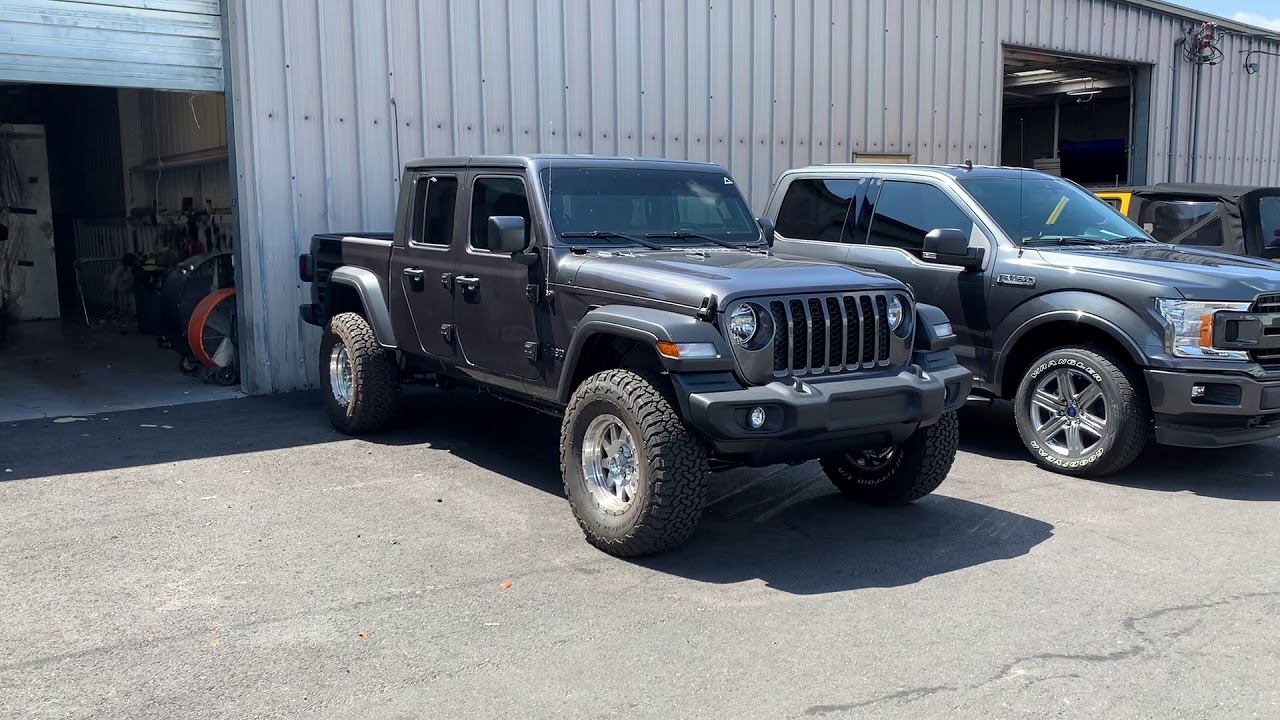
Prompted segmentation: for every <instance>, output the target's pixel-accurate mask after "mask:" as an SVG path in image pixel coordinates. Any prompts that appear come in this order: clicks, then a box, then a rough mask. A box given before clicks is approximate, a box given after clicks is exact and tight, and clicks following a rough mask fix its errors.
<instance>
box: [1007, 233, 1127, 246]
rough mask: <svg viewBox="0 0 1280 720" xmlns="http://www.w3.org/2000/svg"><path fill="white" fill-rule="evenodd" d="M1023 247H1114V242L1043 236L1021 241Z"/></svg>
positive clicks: (1073, 236) (1066, 236)
mask: <svg viewBox="0 0 1280 720" xmlns="http://www.w3.org/2000/svg"><path fill="white" fill-rule="evenodd" d="M1022 244H1023V246H1028V245H1115V244H1118V243H1117V242H1116V241H1115V240H1107V239H1104V238H1088V237H1079V236H1075V235H1044V236H1042V237H1037V238H1031V239H1030V240H1023V241H1022Z"/></svg>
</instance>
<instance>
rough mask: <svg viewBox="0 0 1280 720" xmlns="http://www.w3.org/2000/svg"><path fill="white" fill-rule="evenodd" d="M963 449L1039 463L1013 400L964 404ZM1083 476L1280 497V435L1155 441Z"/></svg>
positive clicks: (1226, 495) (1228, 496)
mask: <svg viewBox="0 0 1280 720" xmlns="http://www.w3.org/2000/svg"><path fill="white" fill-rule="evenodd" d="M960 449H961V450H963V451H965V452H970V453H973V454H975V455H983V456H985V457H990V458H995V459H999V460H1011V461H1019V462H1023V463H1025V464H1026V465H1028V466H1034V465H1035V463H1034V462H1032V460H1031V456H1030V455H1029V454H1028V453H1027V450H1026V448H1024V447H1023V446H1022V442H1021V440H1019V439H1018V429H1017V427H1016V426H1015V425H1014V421H1013V408H1012V407H1011V406H1010V404H1009V403H1007V402H998V403H993V404H990V405H970V406H966V407H965V408H964V409H963V410H961V412H960ZM1028 469H1030V467H1029V468H1028ZM1040 472H1047V471H1040ZM1079 482H1104V483H1108V484H1111V485H1120V486H1124V487H1131V488H1135V489H1140V490H1154V491H1160V492H1191V493H1195V494H1196V495H1202V496H1204V497H1213V498H1222V499H1225V500H1254V501H1258V500H1261V501H1278V500H1280V440H1269V441H1266V442H1262V443H1256V444H1254V445H1245V446H1242V447H1234V448H1216V449H1211V450H1199V449H1193V448H1176V447H1166V446H1153V447H1152V448H1151V449H1149V450H1148V451H1147V452H1146V453H1144V454H1143V455H1142V456H1141V457H1139V458H1138V459H1137V460H1136V461H1134V463H1133V465H1131V466H1129V467H1128V468H1127V469H1126V470H1124V471H1122V472H1119V473H1116V474H1115V475H1110V476H1107V477H1105V478H1102V479H1101V480H1098V481H1090V480H1080V481H1079Z"/></svg>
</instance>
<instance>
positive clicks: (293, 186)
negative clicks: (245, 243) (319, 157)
mask: <svg viewBox="0 0 1280 720" xmlns="http://www.w3.org/2000/svg"><path fill="white" fill-rule="evenodd" d="M280 20H281V26H282V27H283V30H284V32H282V33H281V36H280V42H281V44H282V45H284V116H285V132H286V134H287V135H288V144H289V191H290V194H289V206H290V208H291V209H292V211H293V232H292V233H291V235H292V240H293V254H294V256H295V257H296V256H298V255H300V254H301V250H300V249H299V247H298V235H299V230H300V227H301V225H302V223H301V222H300V219H299V217H298V197H299V194H298V163H297V160H296V158H297V154H296V144H297V143H296V141H295V138H294V135H295V133H294V127H293V54H292V47H291V44H290V42H289V27H290V24H289V3H288V1H287V0H286V1H285V2H281V3H280ZM294 288H295V290H297V291H299V292H300V291H301V290H302V280H301V278H295V279H294ZM294 325H295V329H296V331H297V340H298V350H299V352H298V353H297V355H298V357H297V359H298V360H299V361H301V360H302V359H303V358H302V355H303V353H302V352H301V350H302V349H303V348H304V347H306V337H305V333H306V328H307V324H306V323H305V322H303V320H302V315H301V314H296V315H295V316H294ZM291 359H292V358H291ZM287 367H293V363H289V365H288V366H287ZM303 372H304V374H305V372H306V371H305V370H304V371H303Z"/></svg>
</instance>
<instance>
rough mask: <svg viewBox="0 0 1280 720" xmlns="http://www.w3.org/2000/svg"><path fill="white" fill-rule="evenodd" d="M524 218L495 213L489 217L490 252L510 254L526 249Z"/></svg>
mask: <svg viewBox="0 0 1280 720" xmlns="http://www.w3.org/2000/svg"><path fill="white" fill-rule="evenodd" d="M524 228H525V224H524V218H522V217H519V216H517V215H494V216H492V217H490V218H489V237H488V241H489V252H493V253H502V254H505V255H509V254H511V253H518V252H522V251H524V247H525V242H524Z"/></svg>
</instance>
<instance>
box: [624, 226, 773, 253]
mask: <svg viewBox="0 0 1280 720" xmlns="http://www.w3.org/2000/svg"><path fill="white" fill-rule="evenodd" d="M644 236H645V237H647V238H671V239H672V240H680V239H683V238H693V239H695V240H706V241H707V242H713V243H715V244H717V245H721V246H724V247H727V248H732V249H734V250H737V249H738V246H737V245H736V244H734V243H731V242H729V241H728V240H721V239H720V238H718V237H711V236H710V235H702V234H700V233H696V232H687V231H684V230H674V231H672V232H660V233H645V234H644ZM743 244H744V245H747V246H752V245H754V244H755V243H743Z"/></svg>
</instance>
